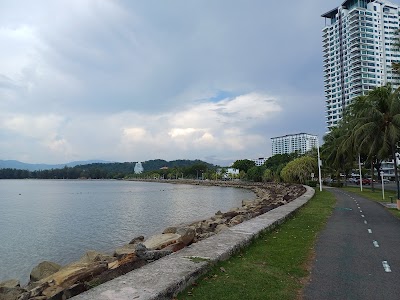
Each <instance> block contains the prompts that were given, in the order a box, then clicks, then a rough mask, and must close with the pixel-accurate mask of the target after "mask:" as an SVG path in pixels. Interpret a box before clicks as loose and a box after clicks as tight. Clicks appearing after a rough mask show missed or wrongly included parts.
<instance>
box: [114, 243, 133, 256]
mask: <svg viewBox="0 0 400 300" xmlns="http://www.w3.org/2000/svg"><path fill="white" fill-rule="evenodd" d="M136 245H138V244H127V245H124V246H122V247H119V248H117V249H115V251H114V256H115V257H117V258H121V257H123V256H124V255H130V254H135V249H136Z"/></svg>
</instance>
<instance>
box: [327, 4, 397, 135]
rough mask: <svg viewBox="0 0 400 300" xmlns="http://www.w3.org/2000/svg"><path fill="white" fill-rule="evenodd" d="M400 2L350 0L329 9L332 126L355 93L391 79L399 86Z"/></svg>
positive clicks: (329, 122)
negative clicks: (394, 65)
mask: <svg viewBox="0 0 400 300" xmlns="http://www.w3.org/2000/svg"><path fill="white" fill-rule="evenodd" d="M399 13H400V7H399V5H397V4H393V3H390V2H388V1H384V0H370V1H368V0H348V1H345V2H343V3H342V5H341V6H339V7H337V8H335V9H333V10H331V11H329V12H327V13H325V14H323V15H322V17H324V18H325V27H324V28H323V30H322V37H323V58H324V60H323V62H324V90H325V102H326V124H327V127H328V130H330V129H331V128H332V127H334V126H336V124H337V122H338V121H339V120H340V119H341V118H342V115H343V111H344V109H345V107H346V105H348V104H349V103H351V101H352V99H354V97H357V96H359V95H365V94H366V93H368V91H370V90H372V89H374V88H375V87H378V86H382V85H384V84H386V83H388V82H390V83H392V84H393V85H395V87H397V86H398V82H399V79H400V77H399V76H397V75H396V74H394V73H393V70H392V62H399V61H400V52H398V51H396V50H395V49H394V44H395V42H396V39H397V38H398V33H397V31H398V29H399Z"/></svg>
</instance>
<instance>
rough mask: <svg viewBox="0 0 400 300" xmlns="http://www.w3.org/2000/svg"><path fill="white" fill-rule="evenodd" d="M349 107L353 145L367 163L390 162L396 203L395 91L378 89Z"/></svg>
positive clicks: (398, 97) (398, 120) (399, 132)
mask: <svg viewBox="0 0 400 300" xmlns="http://www.w3.org/2000/svg"><path fill="white" fill-rule="evenodd" d="M350 107H351V112H352V117H354V123H353V126H354V127H353V128H354V129H353V138H354V145H356V147H357V148H358V149H364V151H366V154H367V155H368V158H369V160H373V159H375V158H377V159H387V158H389V157H392V158H393V160H394V172H395V180H396V184H397V199H400V187H399V181H398V172H397V164H396V150H397V147H396V146H397V143H398V141H399V140H400V94H399V91H398V90H393V88H392V86H391V85H390V84H388V85H385V86H382V87H378V88H376V89H375V90H373V91H371V92H370V93H369V94H368V95H367V96H366V97H358V98H357V99H355V101H354V103H353V104H352V105H350Z"/></svg>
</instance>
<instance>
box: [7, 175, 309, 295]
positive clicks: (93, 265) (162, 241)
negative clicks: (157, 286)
mask: <svg viewBox="0 0 400 300" xmlns="http://www.w3.org/2000/svg"><path fill="white" fill-rule="evenodd" d="M124 181H138V182H150V183H170V184H187V185H197V186H219V187H234V188H244V189H248V190H251V191H252V192H254V194H255V198H254V199H252V200H242V205H241V207H234V208H231V209H230V210H229V211H227V212H224V213H223V212H221V211H218V212H216V213H215V215H214V216H210V217H209V218H207V219H203V220H198V221H192V222H189V223H186V224H179V225H175V226H170V227H167V228H165V229H164V231H163V232H162V233H161V234H156V235H154V236H150V237H148V238H147V239H145V238H144V237H143V236H139V237H136V238H134V239H133V240H132V241H131V242H130V243H129V244H126V245H124V246H122V247H120V248H117V249H116V250H115V251H114V254H113V255H112V256H111V255H108V254H103V253H99V252H96V251H89V252H87V253H86V254H85V255H84V256H83V257H82V258H81V259H80V260H78V261H76V262H73V263H70V264H68V265H67V266H63V267H62V266H58V265H57V266H56V267H55V268H53V270H52V273H51V274H48V273H46V274H44V275H46V276H39V277H36V278H35V279H36V280H32V273H31V280H30V282H29V283H28V285H27V286H24V287H21V286H20V283H19V282H18V281H15V280H14V281H12V280H11V281H12V284H11V287H10V286H9V282H8V287H7V289H8V290H7V291H8V292H10V291H14V292H16V293H17V294H19V295H25V298H24V299H31V298H34V297H37V296H41V297H48V298H51V297H53V296H56V295H59V294H60V295H61V294H62V295H64V296H65V297H67V298H69V297H72V296H74V295H77V294H79V293H81V292H83V291H86V290H88V289H90V288H91V287H93V286H95V285H98V284H102V283H104V282H107V281H109V280H111V279H114V278H116V277H119V276H121V275H123V274H126V273H127V272H130V271H132V270H134V269H137V268H140V267H142V266H144V265H146V264H148V263H150V262H153V261H154V260H157V259H159V258H162V257H164V256H166V255H169V254H171V253H174V252H177V251H179V250H181V249H183V248H185V247H187V246H188V245H190V244H193V243H196V242H199V241H201V240H204V239H206V238H209V237H211V236H214V235H216V234H218V233H219V232H221V231H224V230H226V229H227V228H229V227H232V226H235V225H238V224H240V223H242V222H244V221H247V220H250V219H252V218H255V217H257V216H259V215H262V214H264V213H265V212H268V211H270V210H272V209H274V208H277V207H279V206H281V205H284V204H286V203H288V202H290V201H292V200H294V199H296V198H297V197H298V196H300V195H301V194H302V193H304V192H305V189H304V187H302V186H299V185H291V184H282V183H250V182H242V181H206V180H181V179H178V180H173V179H172V180H170V179H168V180H154V179H153V180H152V179H150V180H143V179H126V180H124ZM41 264H42V263H41ZM41 264H39V265H38V266H37V267H40V265H41ZM49 264H53V263H51V262H46V263H45V267H44V268H48V265H49ZM55 265H56V264H55ZM42 267H43V265H42ZM35 268H36V267H35ZM35 268H34V269H35ZM71 274H72V275H73V276H72V275H71ZM71 276H72V277H71ZM77 284H78V286H76V285H77ZM2 285H3V286H4V282H2V283H0V295H1V292H2V291H1V290H2V289H4V288H2ZM33 295H36V296H33ZM48 298H42V299H48ZM10 299H11V298H10ZM16 299H17V298H16Z"/></svg>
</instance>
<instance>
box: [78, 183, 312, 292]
mask: <svg viewBox="0 0 400 300" xmlns="http://www.w3.org/2000/svg"><path fill="white" fill-rule="evenodd" d="M306 189H307V191H306V193H305V194H303V195H302V196H300V197H299V198H297V199H295V200H293V201H291V202H289V203H288V204H286V205H283V206H280V207H278V208H275V209H273V210H271V211H269V212H267V213H265V214H263V215H261V216H258V217H256V218H254V219H251V220H249V221H246V222H243V223H241V224H239V225H236V226H233V227H231V228H229V229H226V230H224V231H222V232H220V233H219V234H217V235H215V236H212V237H210V238H207V239H205V240H202V241H200V242H198V243H195V244H192V245H190V246H188V247H186V248H185V249H182V250H181V251H178V252H175V253H173V254H171V255H169V256H166V257H164V258H162V259H160V260H157V261H155V262H153V263H151V264H148V265H146V266H144V267H142V268H140V269H137V270H134V271H132V272H130V273H127V274H125V275H123V276H121V277H118V278H116V279H114V280H111V281H109V282H106V283H104V284H102V285H99V286H97V287H95V288H93V289H91V290H89V291H87V292H85V293H82V294H80V295H78V296H75V297H73V298H72V299H74V300H128V299H129V300H131V299H138V300H150V299H160V300H161V299H172V298H173V296H174V295H176V294H177V293H178V292H180V291H182V290H184V289H185V288H186V287H187V286H189V285H190V284H192V283H193V282H194V281H195V280H196V279H197V278H198V277H199V276H201V275H202V274H204V273H206V272H207V271H208V270H209V268H210V266H211V265H212V264H214V263H216V262H218V261H221V260H225V259H228V258H229V257H230V256H231V255H232V254H233V253H235V252H236V251H238V250H239V249H241V248H243V247H245V246H247V245H249V244H250V242H251V241H252V240H253V239H254V238H256V237H257V236H258V235H259V234H260V233H262V232H263V231H266V230H271V229H273V228H274V227H275V226H277V225H279V224H281V223H283V222H284V221H285V220H286V219H287V218H288V217H290V216H291V215H292V214H293V213H294V212H295V211H297V210H298V209H299V208H300V207H302V206H303V205H304V204H306V203H307V202H308V200H310V199H311V198H312V196H313V195H314V193H315V191H314V190H313V189H312V188H310V187H306Z"/></svg>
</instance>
